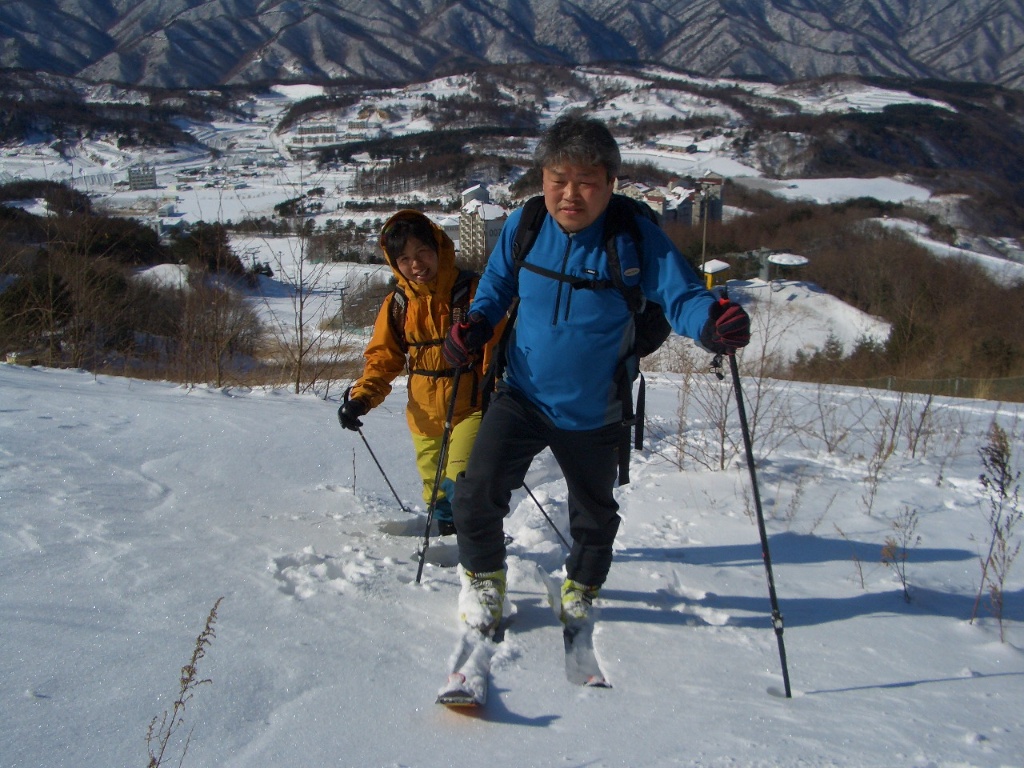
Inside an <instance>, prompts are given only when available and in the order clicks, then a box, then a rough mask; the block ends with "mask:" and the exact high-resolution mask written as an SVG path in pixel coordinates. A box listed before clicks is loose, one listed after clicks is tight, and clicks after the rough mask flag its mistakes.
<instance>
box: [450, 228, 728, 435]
mask: <svg viewBox="0 0 1024 768" xmlns="http://www.w3.org/2000/svg"><path fill="white" fill-rule="evenodd" d="M521 215H522V209H521V208H520V209H519V210H517V211H515V212H513V213H512V214H511V215H510V216H509V218H508V220H507V221H506V222H505V226H504V228H503V229H502V232H501V236H500V238H499V241H498V243H497V245H496V246H495V247H494V250H493V251H492V252H491V255H490V258H489V259H488V262H487V268H486V269H485V270H484V274H483V276H482V278H481V279H480V284H479V286H478V287H477V291H476V295H475V298H474V299H473V304H472V306H471V307H470V312H480V313H482V314H483V315H484V316H485V317H486V318H487V320H488V321H490V323H491V325H492V326H496V325H497V324H498V322H499V321H500V320H501V319H502V318H503V317H504V316H505V313H506V312H507V310H508V309H509V307H510V306H511V303H512V300H513V298H514V297H515V295H516V283H517V281H516V274H515V264H514V259H513V256H512V241H513V239H514V237H515V231H516V226H517V224H518V222H519V219H520V217H521ZM604 218H605V216H604V214H602V215H601V216H600V217H599V218H598V220H597V221H595V222H594V223H593V224H591V225H590V226H589V227H587V228H586V229H584V230H581V231H580V232H577V233H575V234H571V235H570V234H567V233H566V232H565V231H564V230H562V228H561V227H560V226H559V225H558V223H557V222H556V221H555V220H554V219H552V218H551V216H550V215H548V216H547V217H545V219H544V224H543V226H542V227H541V229H540V231H539V232H538V234H537V240H536V241H535V242H534V244H533V248H532V249H531V250H530V252H529V254H527V257H526V261H527V262H529V263H531V264H534V265H537V266H540V267H544V268H546V269H549V270H552V271H555V272H561V273H563V274H568V275H573V276H579V277H583V278H586V279H598V280H601V279H610V278H611V275H610V274H609V271H608V260H607V258H606V257H605V249H604V242H603V240H604V238H603V231H604ZM637 223H638V224H639V225H640V227H641V231H642V233H643V237H642V253H640V254H637V252H636V247H635V245H634V243H633V239H632V238H631V237H629V236H628V235H623V236H621V238H620V240H619V241H618V242H617V246H618V252H619V259H620V262H621V266H622V271H623V275H624V276H625V277H624V279H625V280H626V282H627V283H629V281H630V280H631V279H632V280H633V281H640V282H641V286H642V290H643V292H644V295H645V296H646V297H647V298H648V299H649V300H651V301H655V302H657V303H658V304H660V305H661V306H662V308H663V309H664V310H665V316H666V317H667V318H668V321H669V323H670V324H671V325H672V329H673V330H674V331H675V332H676V333H678V334H680V335H683V336H689V337H690V338H692V339H699V337H700V331H701V329H702V328H703V327H704V323H705V322H706V321H707V319H708V311H709V309H710V307H711V305H712V304H713V303H714V302H715V297H714V296H713V295H712V294H711V292H710V291H708V290H707V289H706V288H705V287H704V285H703V283H702V282H701V281H700V279H699V278H698V277H697V274H696V273H695V272H694V270H693V269H692V268H691V267H690V265H689V264H688V263H687V262H686V259H685V258H684V257H683V256H682V254H681V253H680V252H679V251H678V250H677V249H676V247H675V246H674V245H672V242H671V241H670V240H669V239H668V237H667V236H666V235H665V233H664V232H663V231H662V230H661V229H660V228H659V227H658V226H657V225H655V224H654V223H652V222H650V221H646V220H644V219H643V218H642V217H639V218H638V219H637ZM638 261H639V266H640V274H639V275H638V274H637V273H636V271H635V269H632V270H631V267H633V268H635V267H636V266H637V265H638ZM518 294H519V297H520V304H519V311H518V315H517V318H516V323H515V327H514V328H513V329H512V335H511V337H510V339H509V344H508V356H507V363H506V368H505V378H504V381H505V383H506V384H507V385H508V386H511V387H513V388H514V389H516V390H518V391H519V392H520V393H522V394H523V395H525V396H526V397H527V398H528V399H529V400H530V401H531V402H532V403H534V404H535V405H536V406H537V407H538V408H539V409H540V410H541V411H542V412H543V413H544V414H545V415H547V416H548V417H549V418H550V419H551V421H552V422H553V423H554V424H555V426H556V427H558V428H560V429H568V430H586V429H597V428H599V427H603V426H606V425H608V424H613V423H616V422H618V421H621V420H622V406H621V403H620V401H619V399H618V391H617V388H616V382H615V374H616V370H617V368H618V366H619V364H620V362H621V361H623V360H624V359H625V358H626V357H627V356H628V355H629V350H630V346H631V343H632V338H633V315H632V313H631V312H630V310H629V308H628V307H627V305H626V300H625V298H624V297H623V295H622V292H621V291H619V290H616V289H614V288H611V289H606V290H588V289H574V288H572V287H571V286H570V285H569V284H567V283H564V282H561V281H559V280H555V279H552V278H550V277H545V276H542V275H538V274H536V273H535V272H532V271H530V270H527V269H523V270H520V273H519V279H518Z"/></svg>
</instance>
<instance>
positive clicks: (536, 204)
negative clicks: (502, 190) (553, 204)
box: [512, 195, 548, 268]
mask: <svg viewBox="0 0 1024 768" xmlns="http://www.w3.org/2000/svg"><path fill="white" fill-rule="evenodd" d="M547 215H548V209H547V208H546V207H545V206H544V196H543V195H537V196H536V197H531V198H530V199H529V200H527V201H526V203H524V204H523V212H522V213H521V214H520V216H519V225H518V226H517V227H516V233H515V236H514V237H513V239H512V258H513V260H514V261H515V264H516V267H517V268H518V266H519V264H520V263H521V262H522V261H523V260H524V259H525V258H526V254H528V253H529V252H530V249H531V248H533V243H534V241H536V239H537V233H538V232H540V228H541V226H543V224H544V217H545V216H547Z"/></svg>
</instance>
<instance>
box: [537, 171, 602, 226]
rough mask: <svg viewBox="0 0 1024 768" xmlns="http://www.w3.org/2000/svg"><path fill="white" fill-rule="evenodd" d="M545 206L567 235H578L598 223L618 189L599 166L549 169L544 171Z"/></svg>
mask: <svg viewBox="0 0 1024 768" xmlns="http://www.w3.org/2000/svg"><path fill="white" fill-rule="evenodd" d="M542 174H543V180H544V204H545V206H546V207H547V209H548V213H550V214H551V216H552V217H553V218H554V220H555V221H557V222H558V223H559V224H560V225H561V227H562V229H564V230H565V231H566V232H579V231H580V230H581V229H584V228H586V227H588V226H590V225H591V224H593V223H594V222H595V221H597V217H598V216H600V215H601V214H602V213H603V212H604V209H605V208H607V207H608V202H609V201H610V200H611V199H612V190H613V189H614V188H615V182H614V180H613V179H609V178H608V172H607V171H606V170H605V169H604V167H603V166H600V165H574V164H571V163H565V164H563V165H550V166H547V167H545V168H544V169H543V171H542Z"/></svg>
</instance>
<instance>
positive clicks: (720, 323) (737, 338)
mask: <svg viewBox="0 0 1024 768" xmlns="http://www.w3.org/2000/svg"><path fill="white" fill-rule="evenodd" d="M700 343H701V344H703V345H704V348H705V349H707V350H709V351H711V352H714V353H715V354H716V355H731V354H732V353H733V352H735V351H736V350H737V349H739V348H740V347H745V346H747V344H749V343H750V316H749V315H747V313H746V312H745V311H744V310H743V307H741V306H740V305H739V304H737V303H736V302H735V301H730V300H729V299H719V300H718V301H716V302H715V303H714V304H712V305H711V309H710V311H709V312H708V321H707V322H706V323H705V324H704V329H703V330H702V331H701V332H700Z"/></svg>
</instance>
